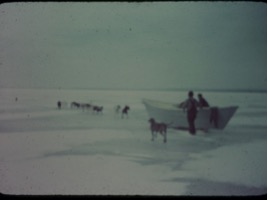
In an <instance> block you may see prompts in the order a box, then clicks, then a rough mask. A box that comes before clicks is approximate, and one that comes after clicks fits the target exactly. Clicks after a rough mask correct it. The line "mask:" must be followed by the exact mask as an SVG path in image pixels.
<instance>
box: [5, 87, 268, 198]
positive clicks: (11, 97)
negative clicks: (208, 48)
mask: <svg viewBox="0 0 268 201" xmlns="http://www.w3.org/2000/svg"><path fill="white" fill-rule="evenodd" d="M186 95H187V92H172V91H170V92H164V91H104V90H102V91H97V90H95V91H94V90H45V89H34V90H33V89H1V90H0V161H1V162H0V178H1V182H0V191H1V192H2V193H5V194H31V195H33V194H50V195H51V194H66V195H69V194H74V195H85V194H86V195H137V194H138V195H259V194H264V193H266V190H267V179H266V178H267V131H266V130H267V118H266V114H267V111H266V94H264V93H263V94H262V93H219V92H217V93H216V92H203V95H204V96H205V98H207V99H208V101H209V102H210V104H211V105H219V106H228V105H238V106H239V109H238V111H237V113H236V114H235V115H234V117H233V118H232V119H231V121H230V122H229V124H228V125H227V127H226V128H225V130H223V131H215V130H210V131H209V132H208V133H204V132H202V131H198V132H197V135H196V136H191V135H189V134H188V132H187V131H178V130H173V129H169V130H168V136H167V139H168V142H167V143H166V144H164V143H163V138H162V136H160V135H159V136H158V137H157V139H156V141H154V142H152V141H151V134H150V131H149V124H148V115H147V113H146V111H145V108H144V106H143V105H142V103H141V99H142V98H149V99H156V100H162V101H169V102H174V103H176V102H177V103H178V102H181V101H183V100H184V99H185V98H186ZM16 97H17V98H18V100H17V101H16V100H15V98H16ZM59 100H61V101H65V102H67V103H68V104H70V103H71V102H72V101H77V102H83V103H89V102H91V103H93V104H96V105H100V106H104V111H103V114H93V113H92V111H84V112H83V111H82V110H79V109H71V108H70V107H69V106H68V107H64V108H62V109H61V110H58V109H57V104H56V103H57V101H59ZM118 104H119V105H121V107H122V106H124V105H129V106H130V111H129V118H124V119H122V118H121V116H120V115H118V114H115V112H114V107H115V106H116V105H118Z"/></svg>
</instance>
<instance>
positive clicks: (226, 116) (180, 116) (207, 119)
mask: <svg viewBox="0 0 268 201" xmlns="http://www.w3.org/2000/svg"><path fill="white" fill-rule="evenodd" d="M142 102H143V104H144V105H145V108H146V110H147V112H148V114H149V117H150V118H154V119H155V120H156V121H158V122H164V123H166V124H170V126H169V127H172V128H176V129H188V122H187V112H186V111H185V112H184V111H183V109H182V108H179V106H178V104H177V105H176V104H172V103H166V102H161V101H155V100H148V99H143V100H142ZM237 109H238V106H229V107H209V108H202V109H198V113H197V117H196V120H195V127H196V129H199V130H206V131H207V130H208V129H211V128H213V129H221V130H222V129H224V128H225V127H226V125H227V124H228V122H229V121H230V119H231V118H232V116H233V115H234V113H235V112H236V110H237Z"/></svg>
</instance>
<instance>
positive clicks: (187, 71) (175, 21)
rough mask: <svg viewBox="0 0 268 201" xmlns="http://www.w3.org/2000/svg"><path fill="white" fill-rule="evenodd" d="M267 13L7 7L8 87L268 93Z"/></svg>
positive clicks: (247, 8) (197, 7)
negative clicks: (250, 90)
mask: <svg viewBox="0 0 268 201" xmlns="http://www.w3.org/2000/svg"><path fill="white" fill-rule="evenodd" d="M266 6H267V5H266V4H265V3H261V2H190V1H189V2H187V1H186V2H146V3H127V2H99V3H98V2H95V3H92V2H91V3H72V2H68V3H64V2H61V3H45V2H43V3H34V2H28V3H27V2H25V3H6V4H1V5H0V87H52V88H58V87H61V88H73V87H81V88H156V89H158V88H187V89H188V88H189V89H194V88H228V89H236V88H243V89H266V86H267V51H266V50H267V8H266Z"/></svg>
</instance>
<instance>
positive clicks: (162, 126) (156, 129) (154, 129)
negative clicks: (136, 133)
mask: <svg viewBox="0 0 268 201" xmlns="http://www.w3.org/2000/svg"><path fill="white" fill-rule="evenodd" d="M148 122H149V123H150V129H151V133H152V141H154V138H156V137H157V133H160V134H161V135H162V136H163V137H164V143H166V142H167V127H168V126H169V125H170V124H171V123H170V124H166V123H163V122H161V123H159V122H156V121H155V119H154V118H150V119H149V120H148Z"/></svg>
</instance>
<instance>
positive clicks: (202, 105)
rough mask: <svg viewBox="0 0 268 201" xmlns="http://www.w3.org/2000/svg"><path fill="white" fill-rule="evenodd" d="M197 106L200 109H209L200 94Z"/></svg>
mask: <svg viewBox="0 0 268 201" xmlns="http://www.w3.org/2000/svg"><path fill="white" fill-rule="evenodd" d="M198 106H199V107H200V108H203V107H209V104H208V102H207V100H206V99H205V98H204V97H203V96H202V94H198Z"/></svg>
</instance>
